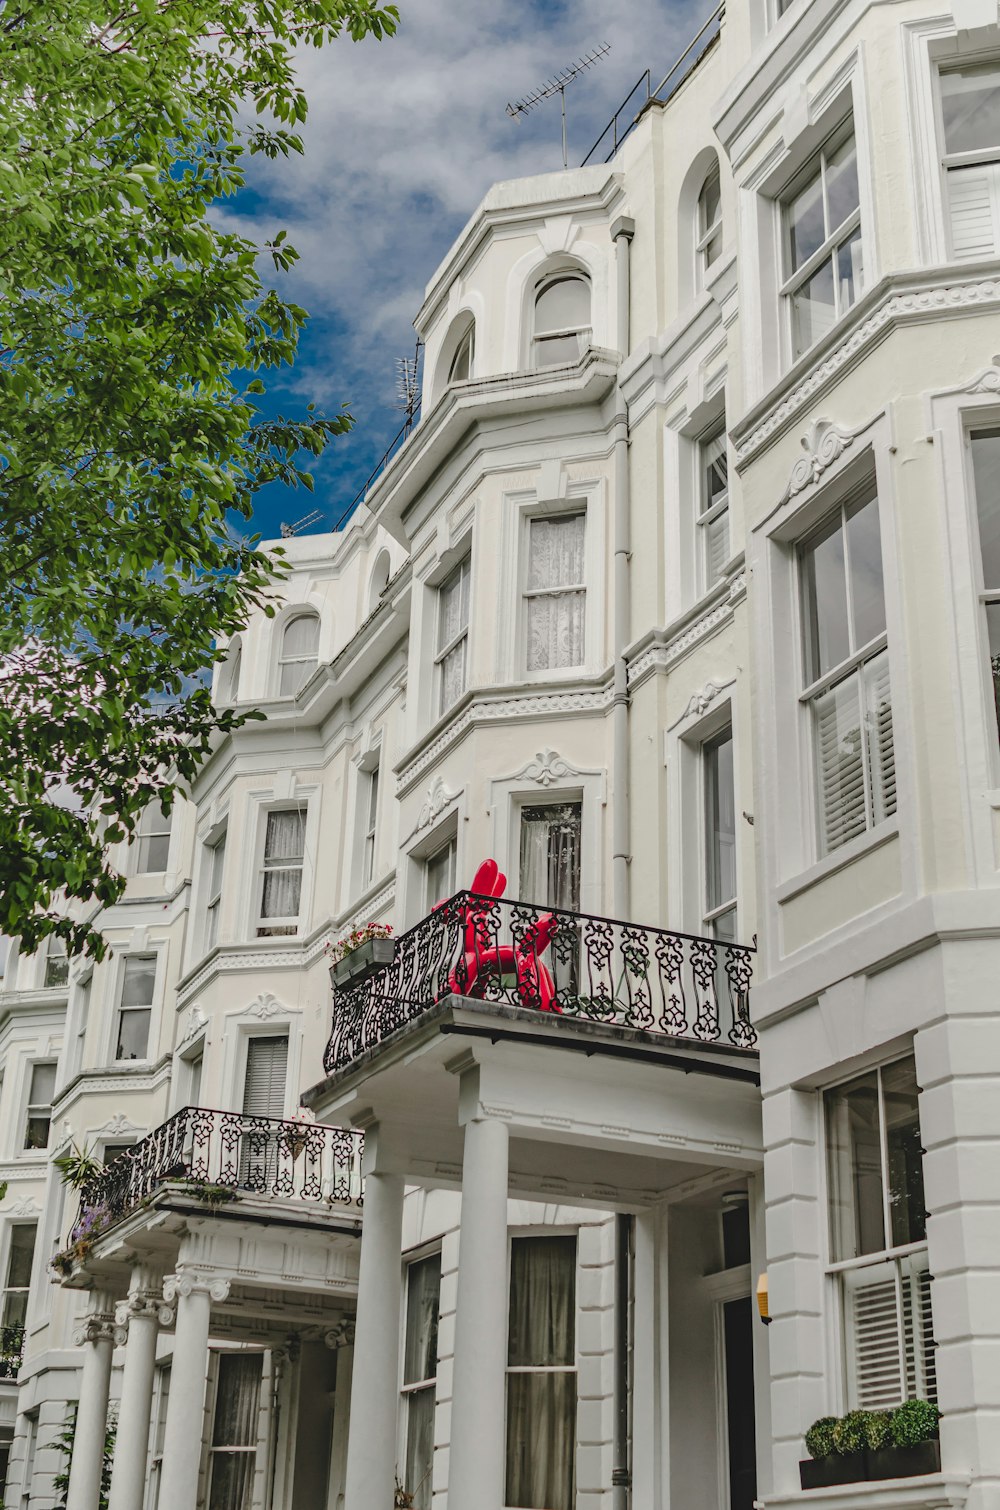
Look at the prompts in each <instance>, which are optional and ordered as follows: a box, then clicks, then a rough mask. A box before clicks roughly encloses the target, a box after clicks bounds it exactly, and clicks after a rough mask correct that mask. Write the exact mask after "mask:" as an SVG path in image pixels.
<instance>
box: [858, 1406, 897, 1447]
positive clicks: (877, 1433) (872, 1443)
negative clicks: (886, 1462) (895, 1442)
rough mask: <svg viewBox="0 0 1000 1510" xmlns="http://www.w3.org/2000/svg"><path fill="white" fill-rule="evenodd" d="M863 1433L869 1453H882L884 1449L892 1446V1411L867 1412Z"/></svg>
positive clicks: (865, 1413)
mask: <svg viewBox="0 0 1000 1510" xmlns="http://www.w3.org/2000/svg"><path fill="white" fill-rule="evenodd" d="M862 1431H863V1432H864V1437H865V1446H866V1447H867V1448H868V1451H869V1452H881V1451H882V1448H883V1447H891V1446H892V1411H891V1410H866V1411H865V1412H864V1422H863V1423H862Z"/></svg>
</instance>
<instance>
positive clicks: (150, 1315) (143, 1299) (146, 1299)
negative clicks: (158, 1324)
mask: <svg viewBox="0 0 1000 1510" xmlns="http://www.w3.org/2000/svg"><path fill="white" fill-rule="evenodd" d="M162 1309H163V1296H162V1295H161V1294H160V1293H159V1291H157V1290H133V1292H132V1294H131V1295H129V1296H128V1297H127V1299H125V1300H120V1301H119V1302H118V1304H117V1305H116V1306H115V1324H116V1326H118V1327H120V1328H122V1329H123V1330H127V1328H128V1324H129V1322H130V1321H131V1320H132V1317H133V1316H138V1317H139V1318H140V1320H147V1321H158V1320H159V1319H160V1311H161V1310H162Z"/></svg>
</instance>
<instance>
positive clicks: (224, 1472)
mask: <svg viewBox="0 0 1000 1510" xmlns="http://www.w3.org/2000/svg"><path fill="white" fill-rule="evenodd" d="M256 1456H257V1455H256V1453H253V1452H213V1454H212V1491H211V1494H210V1496H209V1501H208V1510H250V1507H251V1506H252V1504H253V1481H254V1473H255V1470H256Z"/></svg>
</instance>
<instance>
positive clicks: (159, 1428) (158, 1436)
mask: <svg viewBox="0 0 1000 1510" xmlns="http://www.w3.org/2000/svg"><path fill="white" fill-rule="evenodd" d="M171 1368H172V1359H168V1360H167V1361H166V1362H164V1363H158V1364H157V1365H156V1371H155V1375H154V1385H153V1409H152V1428H151V1430H150V1437H149V1493H148V1499H147V1507H148V1510H160V1503H159V1501H160V1479H161V1476H162V1473H163V1444H164V1438H165V1436H166V1430H167V1402H168V1400H169V1397H170V1375H171ZM163 1510H166V1506H164V1507H163Z"/></svg>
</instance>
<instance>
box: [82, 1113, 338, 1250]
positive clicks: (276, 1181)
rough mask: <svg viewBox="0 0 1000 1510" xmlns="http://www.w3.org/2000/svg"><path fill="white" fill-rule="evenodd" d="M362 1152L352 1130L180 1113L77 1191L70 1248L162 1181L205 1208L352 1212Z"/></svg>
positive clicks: (122, 1213) (124, 1213)
mask: <svg viewBox="0 0 1000 1510" xmlns="http://www.w3.org/2000/svg"><path fill="white" fill-rule="evenodd" d="M363 1147H364V1134H363V1133H360V1132H356V1131H355V1130H354V1129H353V1128H342V1127H327V1126H326V1125H325V1124H323V1123H320V1122H282V1121H278V1120H277V1119H276V1118H273V1117H250V1116H246V1115H244V1114H243V1113H242V1112H222V1111H213V1110H211V1109H209V1108H206V1107H201V1106H185V1107H184V1108H183V1110H181V1111H179V1112H176V1113H175V1114H174V1116H172V1117H171V1118H170V1120H169V1121H167V1122H164V1123H163V1124H162V1126H160V1127H158V1128H157V1129H156V1130H155V1132H151V1133H150V1134H149V1136H148V1137H146V1138H143V1139H141V1141H140V1142H138V1143H136V1144H135V1145H134V1146H133V1147H132V1148H129V1149H126V1150H125V1151H124V1152H123V1153H120V1154H119V1155H118V1157H117V1158H115V1159H112V1161H111V1163H110V1164H108V1165H107V1166H106V1167H105V1168H104V1169H102V1170H101V1172H100V1173H99V1174H98V1175H96V1176H95V1177H94V1179H93V1180H91V1181H90V1182H89V1183H88V1184H87V1185H86V1186H85V1187H84V1188H83V1190H82V1192H81V1196H80V1216H79V1218H78V1220H77V1223H76V1226H75V1227H74V1229H73V1232H72V1233H71V1234H70V1239H69V1245H70V1248H71V1249H72V1248H73V1247H74V1246H75V1245H79V1244H80V1243H81V1242H82V1243H83V1244H85V1245H86V1244H89V1243H92V1242H93V1240H94V1239H95V1238H96V1237H97V1236H98V1235H99V1234H100V1233H101V1232H103V1231H105V1230H106V1229H107V1228H108V1227H111V1226H113V1225H114V1223H115V1222H117V1221H120V1220H121V1218H122V1217H124V1216H127V1215H128V1214H129V1212H130V1211H134V1210H135V1209H136V1207H137V1206H140V1205H141V1204H142V1202H143V1201H145V1200H146V1199H147V1198H148V1197H149V1196H151V1195H152V1194H153V1192H154V1191H155V1190H156V1189H157V1188H158V1187H159V1186H160V1185H162V1184H163V1183H164V1182H165V1181H168V1180H169V1181H179V1182H181V1183H184V1184H186V1185H187V1186H188V1187H189V1189H190V1192H191V1194H192V1195H194V1196H196V1197H197V1198H198V1199H200V1200H203V1201H204V1202H205V1204H206V1206H209V1207H211V1206H217V1205H221V1204H223V1203H224V1202H225V1201H227V1200H228V1199H231V1198H232V1197H236V1196H240V1195H250V1196H265V1197H272V1198H274V1199H277V1200H286V1201H308V1202H312V1203H314V1204H317V1205H322V1204H330V1205H332V1204H341V1205H346V1206H360V1205H361V1200H362V1179H361V1152H362V1149H363Z"/></svg>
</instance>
